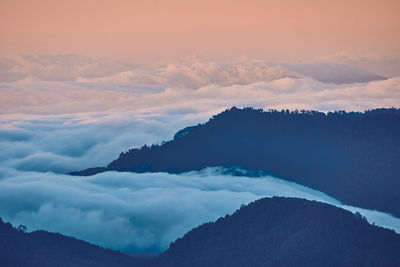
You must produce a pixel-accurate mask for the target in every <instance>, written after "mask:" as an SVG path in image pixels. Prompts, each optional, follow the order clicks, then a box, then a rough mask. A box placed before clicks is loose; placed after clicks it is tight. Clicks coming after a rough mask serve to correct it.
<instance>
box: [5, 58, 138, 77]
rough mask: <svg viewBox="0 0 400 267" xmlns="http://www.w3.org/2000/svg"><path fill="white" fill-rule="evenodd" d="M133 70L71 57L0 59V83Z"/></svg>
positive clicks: (127, 65)
mask: <svg viewBox="0 0 400 267" xmlns="http://www.w3.org/2000/svg"><path fill="white" fill-rule="evenodd" d="M135 67H136V65H134V64H131V63H126V62H121V61H117V60H110V59H105V58H100V57H87V56H83V55H75V54H70V55H65V54H61V55H60V54H58V55H18V56H13V57H0V82H16V81H26V82H27V81H32V80H41V81H74V80H75V79H76V78H77V77H86V78H95V77H102V76H107V75H112V74H116V73H119V72H122V71H126V70H129V69H132V68H135Z"/></svg>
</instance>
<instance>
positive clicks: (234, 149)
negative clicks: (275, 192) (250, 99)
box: [72, 107, 400, 217]
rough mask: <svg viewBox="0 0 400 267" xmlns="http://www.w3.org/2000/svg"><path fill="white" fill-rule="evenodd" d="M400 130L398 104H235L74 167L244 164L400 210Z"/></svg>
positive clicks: (357, 202)
mask: <svg viewBox="0 0 400 267" xmlns="http://www.w3.org/2000/svg"><path fill="white" fill-rule="evenodd" d="M399 137H400V110H398V109H378V110H372V111H366V112H364V113H357V112H350V113H346V112H335V113H328V114H325V113H321V112H316V111H302V112H297V111H296V112H289V111H280V112H279V111H268V112H263V111H262V110H254V109H252V108H245V109H237V108H235V107H234V108H231V109H229V110H226V111H224V112H222V113H220V114H218V115H216V116H213V118H212V119H210V120H209V121H208V122H207V123H205V124H201V125H198V126H196V127H188V128H186V129H184V130H182V131H180V132H178V133H177V135H176V137H175V138H174V140H171V141H169V142H166V143H163V144H162V145H160V146H158V145H153V146H151V147H148V146H143V147H142V148H140V149H131V150H129V151H127V152H125V153H121V154H120V156H119V158H118V159H116V160H114V161H113V162H111V163H110V164H109V165H108V166H107V167H105V168H92V169H88V170H85V171H81V172H75V173H72V174H74V175H92V174H96V173H98V172H102V171H107V170H116V171H133V172H156V171H166V172H170V173H180V172H185V171H190V170H199V169H202V168H205V167H209V166H225V167H235V166H239V167H241V168H245V169H249V170H257V171H259V170H261V171H263V172H266V173H269V174H272V175H274V176H276V177H280V178H282V179H286V180H290V181H295V182H298V183H301V184H304V185H306V186H309V187H312V188H314V189H317V190H321V191H323V192H325V193H327V194H329V195H331V196H333V197H335V198H337V199H339V200H341V201H343V202H345V203H347V204H350V205H353V206H359V207H363V208H369V209H377V210H380V211H386V212H390V213H392V214H394V215H396V216H398V217H400V206H399V205H398V204H397V203H400V194H399V192H398V188H400V177H399V175H398V174H399V173H400V164H399V162H400V150H399V149H398V148H399V147H400V138H399ZM105 153H106V152H105Z"/></svg>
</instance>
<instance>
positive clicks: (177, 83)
mask: <svg viewBox="0 0 400 267" xmlns="http://www.w3.org/2000/svg"><path fill="white" fill-rule="evenodd" d="M334 62H336V60H335V61H334ZM301 77H309V78H312V79H316V80H318V81H321V82H328V83H336V84H342V83H355V82H368V81H372V80H379V79H381V78H382V77H380V76H378V75H376V74H373V73H371V72H367V71H365V70H363V69H361V68H359V67H358V68H357V67H354V66H351V65H346V64H343V63H342V64H338V63H329V64H327V63H318V60H317V62H314V63H309V64H278V63H272V62H265V61H259V60H242V61H239V62H225V63H216V62H206V61H204V60H203V59H201V58H198V57H196V58H193V59H190V60H181V61H177V62H173V63H165V64H158V65H153V66H138V65H134V64H132V63H127V62H121V61H117V60H111V59H104V58H98V57H97V58H96V57H86V56H82V55H19V56H15V57H0V82H3V83H12V82H18V83H31V82H35V81H36V82H38V81H70V82H71V81H78V82H89V83H97V84H105V83H106V84H119V85H121V84H124V85H162V86H170V87H175V88H192V89H196V88H199V87H203V86H208V85H219V86H231V85H235V84H240V85H245V84H251V83H255V82H268V81H272V80H275V79H282V78H301Z"/></svg>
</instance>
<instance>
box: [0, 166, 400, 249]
mask: <svg viewBox="0 0 400 267" xmlns="http://www.w3.org/2000/svg"><path fill="white" fill-rule="evenodd" d="M221 173H222V171H221V170H220V169H218V168H209V169H205V170H203V171H199V172H190V173H184V174H181V175H173V174H167V173H143V174H136V173H118V172H107V173H102V174H98V175H96V176H91V177H73V176H66V175H56V174H52V173H38V172H20V171H16V170H12V169H7V168H1V169H0V177H1V178H0V203H1V204H0V214H1V216H3V217H4V219H5V220H7V221H11V222H12V223H14V224H16V225H18V224H25V225H26V226H27V227H28V229H29V230H35V229H46V230H48V231H54V232H60V233H63V234H66V235H70V236H74V237H77V238H81V239H84V240H87V241H89V242H92V243H95V244H98V245H101V246H104V247H109V248H113V249H119V250H122V251H128V252H139V251H142V252H143V251H145V252H160V251H162V250H164V249H166V248H167V247H168V245H169V243H170V242H171V241H174V240H175V239H176V238H178V237H181V236H182V235H183V234H184V233H186V232H187V231H189V230H190V229H192V228H193V227H195V226H197V225H200V224H202V223H204V222H208V221H213V220H216V219H217V218H218V217H220V216H224V215H226V214H228V213H232V212H233V211H235V210H236V209H237V208H239V207H240V205H241V204H247V203H249V202H251V201H254V200H256V199H259V198H261V197H265V196H291V197H301V198H306V199H310V200H318V201H323V202H327V203H332V204H334V205H337V206H339V207H341V206H342V205H341V204H340V203H339V202H338V201H337V200H335V199H333V198H331V197H329V196H327V195H325V194H323V193H321V192H318V191H315V190H312V189H310V188H307V187H304V186H301V185H298V184H295V183H290V182H287V181H283V180H280V179H277V178H274V177H270V176H266V177H262V178H248V177H233V176H229V175H222V174H221ZM345 208H347V209H354V210H356V211H359V212H360V213H361V214H363V215H365V216H367V217H368V219H369V220H370V221H371V222H376V223H377V224H380V225H385V226H387V227H392V228H395V229H396V230H397V231H398V232H399V231H400V220H399V219H396V218H394V217H391V216H390V215H387V214H384V213H380V212H376V211H367V210H363V209H358V208H353V207H348V206H346V207H345Z"/></svg>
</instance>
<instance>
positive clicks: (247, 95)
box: [0, 77, 400, 114]
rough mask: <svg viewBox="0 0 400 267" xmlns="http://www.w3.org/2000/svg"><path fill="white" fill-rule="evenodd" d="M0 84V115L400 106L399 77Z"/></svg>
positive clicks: (349, 108) (325, 109)
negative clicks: (178, 84)
mask: <svg viewBox="0 0 400 267" xmlns="http://www.w3.org/2000/svg"><path fill="white" fill-rule="evenodd" d="M0 89H1V97H0V114H12V113H14V114H15V113H22V114H69V113H83V112H97V113H101V112H107V113H110V112H119V113H120V112H134V113H136V114H140V113H146V114H149V113H153V114H159V113H168V112H173V111H174V110H182V111H190V112H209V111H215V110H221V109H224V108H227V107H231V106H233V105H237V106H254V107H260V108H267V109H268V108H277V109H280V108H284V109H286V108H289V109H296V108H298V109H316V110H322V111H328V110H338V109H340V110H342V109H344V110H365V109H371V108H377V107H398V106H399V105H400V77H396V78H391V79H387V80H382V81H373V82H369V83H361V84H351V85H340V86H338V85H334V84H326V83H322V82H318V81H315V80H312V79H308V78H302V79H298V78H282V79H276V80H273V81H269V82H257V83H251V84H247V85H232V86H219V85H209V86H204V87H200V88H198V89H196V90H193V89H182V88H174V87H168V86H161V85H160V86H130V85H125V86H124V85H112V84H97V83H77V82H34V83H28V84H24V83H14V84H0ZM178 113H179V112H178Z"/></svg>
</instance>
